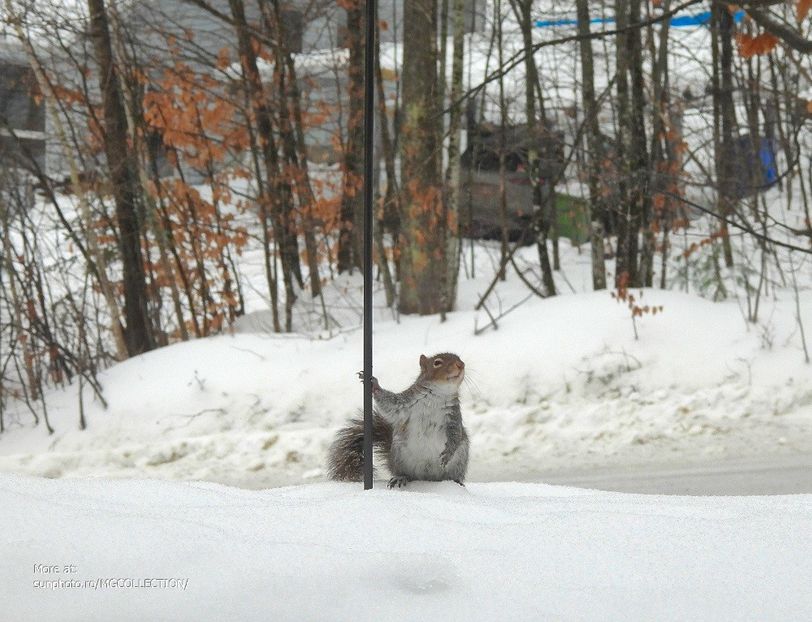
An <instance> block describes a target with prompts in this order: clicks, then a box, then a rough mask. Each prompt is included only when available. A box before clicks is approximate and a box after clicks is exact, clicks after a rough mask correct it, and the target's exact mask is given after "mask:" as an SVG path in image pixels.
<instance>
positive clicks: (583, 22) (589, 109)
mask: <svg viewBox="0 0 812 622" xmlns="http://www.w3.org/2000/svg"><path fill="white" fill-rule="evenodd" d="M576 8H577V12H578V35H579V36H580V37H581V41H580V48H581V50H580V51H581V80H582V82H583V86H582V94H583V102H584V123H586V144H587V148H588V149H589V159H588V161H587V167H588V168H587V170H588V171H589V215H590V218H589V219H590V229H589V235H590V246H591V247H592V288H593V289H596V290H597V289H606V265H605V264H604V258H603V222H604V219H605V215H604V212H605V209H606V208H605V205H604V201H603V198H602V196H601V191H602V189H601V187H600V177H599V170H600V167H601V166H602V163H603V147H602V145H601V136H600V128H599V126H598V104H597V101H596V100H595V70H594V63H593V60H592V41H590V39H589V38H588V37H589V6H588V3H587V0H577V1H576Z"/></svg>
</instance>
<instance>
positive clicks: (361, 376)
mask: <svg viewBox="0 0 812 622" xmlns="http://www.w3.org/2000/svg"><path fill="white" fill-rule="evenodd" d="M358 378H359V379H360V380H361V382H363V381H364V372H362V371H359V372H358ZM369 381H370V382H371V383H372V392H373V393H377V392H378V391H380V390H381V385H379V384H378V379H377V378H376V377H375V376H372V378H370V379H369Z"/></svg>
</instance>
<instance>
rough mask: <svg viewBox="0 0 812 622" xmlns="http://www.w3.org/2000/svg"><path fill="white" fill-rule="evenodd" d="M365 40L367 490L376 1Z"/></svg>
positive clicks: (367, 473) (368, 469)
mask: <svg viewBox="0 0 812 622" xmlns="http://www.w3.org/2000/svg"><path fill="white" fill-rule="evenodd" d="M364 25H365V28H364V30H365V39H364V490H369V489H370V488H372V218H373V207H372V202H373V186H372V173H373V171H372V166H373V157H372V150H373V148H374V144H375V143H374V140H373V139H374V134H375V90H374V86H375V82H374V68H375V64H374V60H375V59H374V56H373V55H374V54H375V0H366V18H365V22H364Z"/></svg>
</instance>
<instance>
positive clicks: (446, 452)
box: [440, 448, 456, 468]
mask: <svg viewBox="0 0 812 622" xmlns="http://www.w3.org/2000/svg"><path fill="white" fill-rule="evenodd" d="M455 451H456V448H455V449H453V450H452V449H443V453H441V454H440V464H441V465H442V466H443V468H445V467H447V466H448V462H449V461H450V460H451V457H452V456H453V455H454V452H455Z"/></svg>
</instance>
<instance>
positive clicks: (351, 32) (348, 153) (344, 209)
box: [338, 0, 364, 272]
mask: <svg viewBox="0 0 812 622" xmlns="http://www.w3.org/2000/svg"><path fill="white" fill-rule="evenodd" d="M363 9H364V7H363V3H362V2H361V1H360V0H351V2H350V3H349V4H348V8H347V40H346V41H347V46H348V47H349V53H350V58H349V63H348V65H347V71H348V84H347V89H348V93H347V95H348V98H349V118H348V119H347V140H346V142H345V143H344V159H343V165H344V170H343V174H344V177H343V183H342V192H341V208H340V213H339V218H340V220H341V230H340V233H339V237H338V271H339V272H345V271H348V270H350V271H351V270H352V269H353V268H360V267H361V264H362V262H363V256H362V252H361V238H362V232H363V228H362V227H361V222H362V221H363V209H364V205H363V199H364V193H363V189H362V187H361V183H362V181H363V178H364V171H363V166H364V72H363V69H364V16H363Z"/></svg>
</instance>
